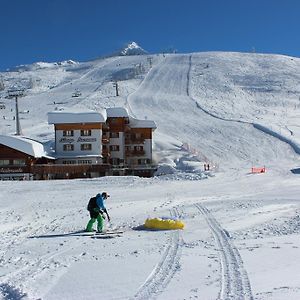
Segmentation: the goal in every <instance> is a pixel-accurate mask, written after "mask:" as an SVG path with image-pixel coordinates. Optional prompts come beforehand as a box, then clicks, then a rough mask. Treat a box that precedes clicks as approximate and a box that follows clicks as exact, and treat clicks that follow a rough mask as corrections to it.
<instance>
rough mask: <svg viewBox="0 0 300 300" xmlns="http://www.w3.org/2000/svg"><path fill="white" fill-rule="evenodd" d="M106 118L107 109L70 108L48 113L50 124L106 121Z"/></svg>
mask: <svg viewBox="0 0 300 300" xmlns="http://www.w3.org/2000/svg"><path fill="white" fill-rule="evenodd" d="M106 118H107V115H106V111H105V110H103V111H101V112H97V111H93V110H76V109H68V110H61V111H51V112H49V113H48V123H49V124H75V123H95V122H100V123H104V122H105V121H106Z"/></svg>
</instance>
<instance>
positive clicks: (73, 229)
mask: <svg viewBox="0 0 300 300" xmlns="http://www.w3.org/2000/svg"><path fill="white" fill-rule="evenodd" d="M149 58H151V65H150V63H149ZM1 76H2V79H3V81H4V84H5V87H6V89H5V90H4V91H0V96H1V101H2V102H3V103H5V106H6V108H5V109H4V110H1V111H0V113H1V114H2V116H1V117H0V130H1V133H2V134H13V133H14V130H15V129H14V128H15V127H14V126H15V125H14V120H13V116H14V101H13V100H10V99H6V98H5V95H6V93H7V90H8V89H9V88H12V87H16V86H18V85H20V84H22V86H23V87H24V86H26V87H27V89H26V92H25V97H23V98H20V99H19V104H20V111H21V112H23V113H21V114H20V116H21V127H22V131H23V134H24V135H26V136H29V137H32V138H35V139H37V140H39V141H42V142H44V143H45V144H46V145H48V146H49V147H50V146H51V145H52V142H53V138H54V132H53V131H54V130H53V128H52V126H50V125H48V124H47V112H48V111H52V110H54V109H58V110H63V109H64V108H67V107H82V108H88V109H94V110H100V109H102V108H107V107H114V106H124V107H126V108H127V109H128V111H129V112H130V114H132V115H133V116H136V117H138V118H141V119H143V118H148V119H151V120H154V121H155V122H156V124H157V127H158V128H157V130H156V131H155V132H154V141H153V144H154V157H155V159H156V161H157V163H159V165H160V168H161V170H162V171H163V172H164V173H166V172H167V171H168V172H169V173H170V174H166V175H164V176H157V177H154V178H151V179H144V178H137V177H105V178H96V179H79V180H70V181H68V180H60V181H49V182H43V181H39V182H0V188H1V193H0V234H1V246H0V265H1V268H0V299H5V300H7V299H98V298H99V295H101V297H102V298H103V299H178V300H181V299H205V300H206V299H278V300H279V299H295V300H296V299H299V297H300V281H299V276H298V266H299V264H300V254H299V247H300V242H299V235H300V218H299V213H300V205H299V192H300V188H299V180H300V179H299V177H298V176H299V173H300V171H299V143H300V131H299V128H300V121H299V120H300V118H298V115H299V112H298V111H299V109H300V105H299V104H300V103H299V94H300V91H299V87H298V82H299V77H300V59H298V58H293V57H286V56H279V55H264V54H247V53H224V52H207V53H190V54H165V55H162V54H158V55H141V56H122V57H121V56H115V57H108V58H99V59H96V60H93V61H89V62H73V61H67V62H62V63H36V64H33V65H30V66H21V67H18V68H16V69H15V70H14V71H10V72H5V73H1ZM114 81H117V82H118V85H119V94H120V95H119V96H116V91H115V88H114V86H113V82H114ZM75 91H80V93H81V95H80V96H78V97H72V95H73V93H74V92H75ZM28 110H29V112H27V111H28ZM3 116H4V117H5V118H4V117H3ZM204 162H209V163H210V164H211V166H212V167H213V168H212V170H211V171H210V172H204V171H203V164H204ZM252 166H257V167H261V166H265V167H266V170H267V172H266V173H264V174H250V170H251V167H252ZM291 170H293V172H291ZM101 191H108V192H109V193H110V195H111V197H110V199H109V201H108V202H107V208H108V210H109V213H110V215H111V218H112V220H111V222H110V223H106V227H107V228H108V229H113V228H120V229H122V230H124V234H123V235H122V236H121V237H116V238H113V239H95V238H93V237H91V236H82V235H80V234H79V233H78V231H79V230H81V229H83V228H84V227H85V226H86V223H87V222H88V220H89V216H88V212H87V211H86V204H87V202H88V200H89V198H90V197H91V196H93V195H95V194H96V193H98V192H101ZM147 217H177V218H180V219H181V220H183V222H184V223H185V224H186V228H185V229H184V230H182V231H149V230H144V229H143V228H142V226H141V225H142V224H143V223H144V221H145V220H146V218H147Z"/></svg>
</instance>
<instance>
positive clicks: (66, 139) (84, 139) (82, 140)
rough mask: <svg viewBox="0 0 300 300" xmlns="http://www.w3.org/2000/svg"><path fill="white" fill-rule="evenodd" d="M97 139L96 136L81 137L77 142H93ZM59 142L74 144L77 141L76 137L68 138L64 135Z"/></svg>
mask: <svg viewBox="0 0 300 300" xmlns="http://www.w3.org/2000/svg"><path fill="white" fill-rule="evenodd" d="M96 141H97V139H96V138H89V137H84V138H83V137H79V138H78V139H77V143H92V142H96ZM58 142H59V143H69V144H72V143H74V142H75V139H74V138H67V137H63V138H61V139H60V140H59V141H58Z"/></svg>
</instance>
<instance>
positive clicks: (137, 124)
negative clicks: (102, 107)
mask: <svg viewBox="0 0 300 300" xmlns="http://www.w3.org/2000/svg"><path fill="white" fill-rule="evenodd" d="M106 112H107V117H108V118H129V122H130V123H129V124H130V127H131V128H153V129H155V128H156V124H155V122H154V121H151V120H138V119H135V118H133V117H130V116H129V114H128V111H127V109H126V108H124V107H111V108H107V109H106Z"/></svg>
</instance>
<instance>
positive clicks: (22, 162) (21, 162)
mask: <svg viewBox="0 0 300 300" xmlns="http://www.w3.org/2000/svg"><path fill="white" fill-rule="evenodd" d="M13 165H16V166H25V165H26V162H25V160H24V159H14V160H13Z"/></svg>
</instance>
